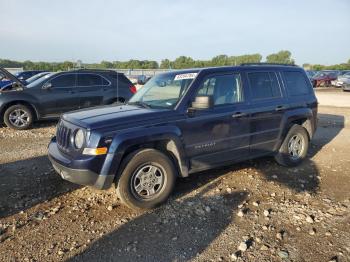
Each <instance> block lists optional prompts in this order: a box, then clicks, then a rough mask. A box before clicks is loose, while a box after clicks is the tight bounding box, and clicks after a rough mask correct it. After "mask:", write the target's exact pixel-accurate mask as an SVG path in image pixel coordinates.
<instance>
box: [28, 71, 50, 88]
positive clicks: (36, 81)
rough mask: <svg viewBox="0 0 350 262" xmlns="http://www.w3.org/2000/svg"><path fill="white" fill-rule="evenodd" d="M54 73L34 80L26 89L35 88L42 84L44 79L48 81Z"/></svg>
mask: <svg viewBox="0 0 350 262" xmlns="http://www.w3.org/2000/svg"><path fill="white" fill-rule="evenodd" d="M54 74H55V73H49V74H47V75H45V76H43V77H40V78H38V79H37V80H34V81H33V82H31V83H30V84H29V85H27V88H32V87H33V86H36V85H38V84H40V83H42V82H44V81H45V80H46V79H48V78H49V77H50V76H52V75H54Z"/></svg>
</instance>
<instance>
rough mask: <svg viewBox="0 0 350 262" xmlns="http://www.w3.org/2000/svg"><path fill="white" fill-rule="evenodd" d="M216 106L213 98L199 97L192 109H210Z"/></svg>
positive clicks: (193, 103)
mask: <svg viewBox="0 0 350 262" xmlns="http://www.w3.org/2000/svg"><path fill="white" fill-rule="evenodd" d="M213 105H214V99H213V96H197V97H196V98H195V100H194V101H193V102H192V109H199V110H200V109H209V108H212V107H213Z"/></svg>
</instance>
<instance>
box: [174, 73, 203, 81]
mask: <svg viewBox="0 0 350 262" xmlns="http://www.w3.org/2000/svg"><path fill="white" fill-rule="evenodd" d="M197 74H198V73H187V74H180V75H176V76H175V78H174V80H183V79H194V78H196V76H197Z"/></svg>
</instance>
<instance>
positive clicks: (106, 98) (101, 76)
mask: <svg viewBox="0 0 350 262" xmlns="http://www.w3.org/2000/svg"><path fill="white" fill-rule="evenodd" d="M0 71H1V72H2V73H3V74H5V75H6V77H7V78H8V79H10V80H11V81H12V82H13V83H12V85H10V86H9V87H8V88H6V89H2V90H1V92H0V120H1V121H3V122H5V124H6V125H7V126H8V127H11V128H14V129H19V130H22V129H27V128H29V127H30V126H31V124H32V123H33V121H35V120H41V119H54V118H58V117H59V116H60V115H61V114H62V113H64V112H67V111H71V110H76V109H81V108H86V107H92V106H99V105H108V104H113V103H120V102H126V101H128V100H129V99H130V97H131V96H132V95H133V94H134V93H135V92H136V88H135V87H134V86H133V85H132V83H131V82H130V81H129V80H128V79H127V78H126V77H125V76H124V74H121V73H117V72H115V71H112V70H74V71H67V72H58V73H49V74H47V75H45V76H43V77H41V78H39V79H37V80H35V81H33V82H32V83H30V84H28V85H24V84H23V82H22V81H20V80H19V79H18V78H16V77H15V76H13V75H12V74H10V73H9V72H7V71H6V70H4V69H1V70H0Z"/></svg>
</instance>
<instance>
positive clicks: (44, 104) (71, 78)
mask: <svg viewBox="0 0 350 262" xmlns="http://www.w3.org/2000/svg"><path fill="white" fill-rule="evenodd" d="M75 81H76V74H75V73H67V74H66V73H65V74H61V75H58V76H56V77H54V78H52V79H50V80H49V81H48V82H46V83H44V84H43V87H45V86H48V85H50V87H49V88H42V89H41V92H40V93H41V95H40V105H41V108H42V112H43V116H44V117H53V116H58V115H60V114H62V113H64V112H68V111H71V110H75V109H79V95H78V93H77V92H76V89H75Z"/></svg>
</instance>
